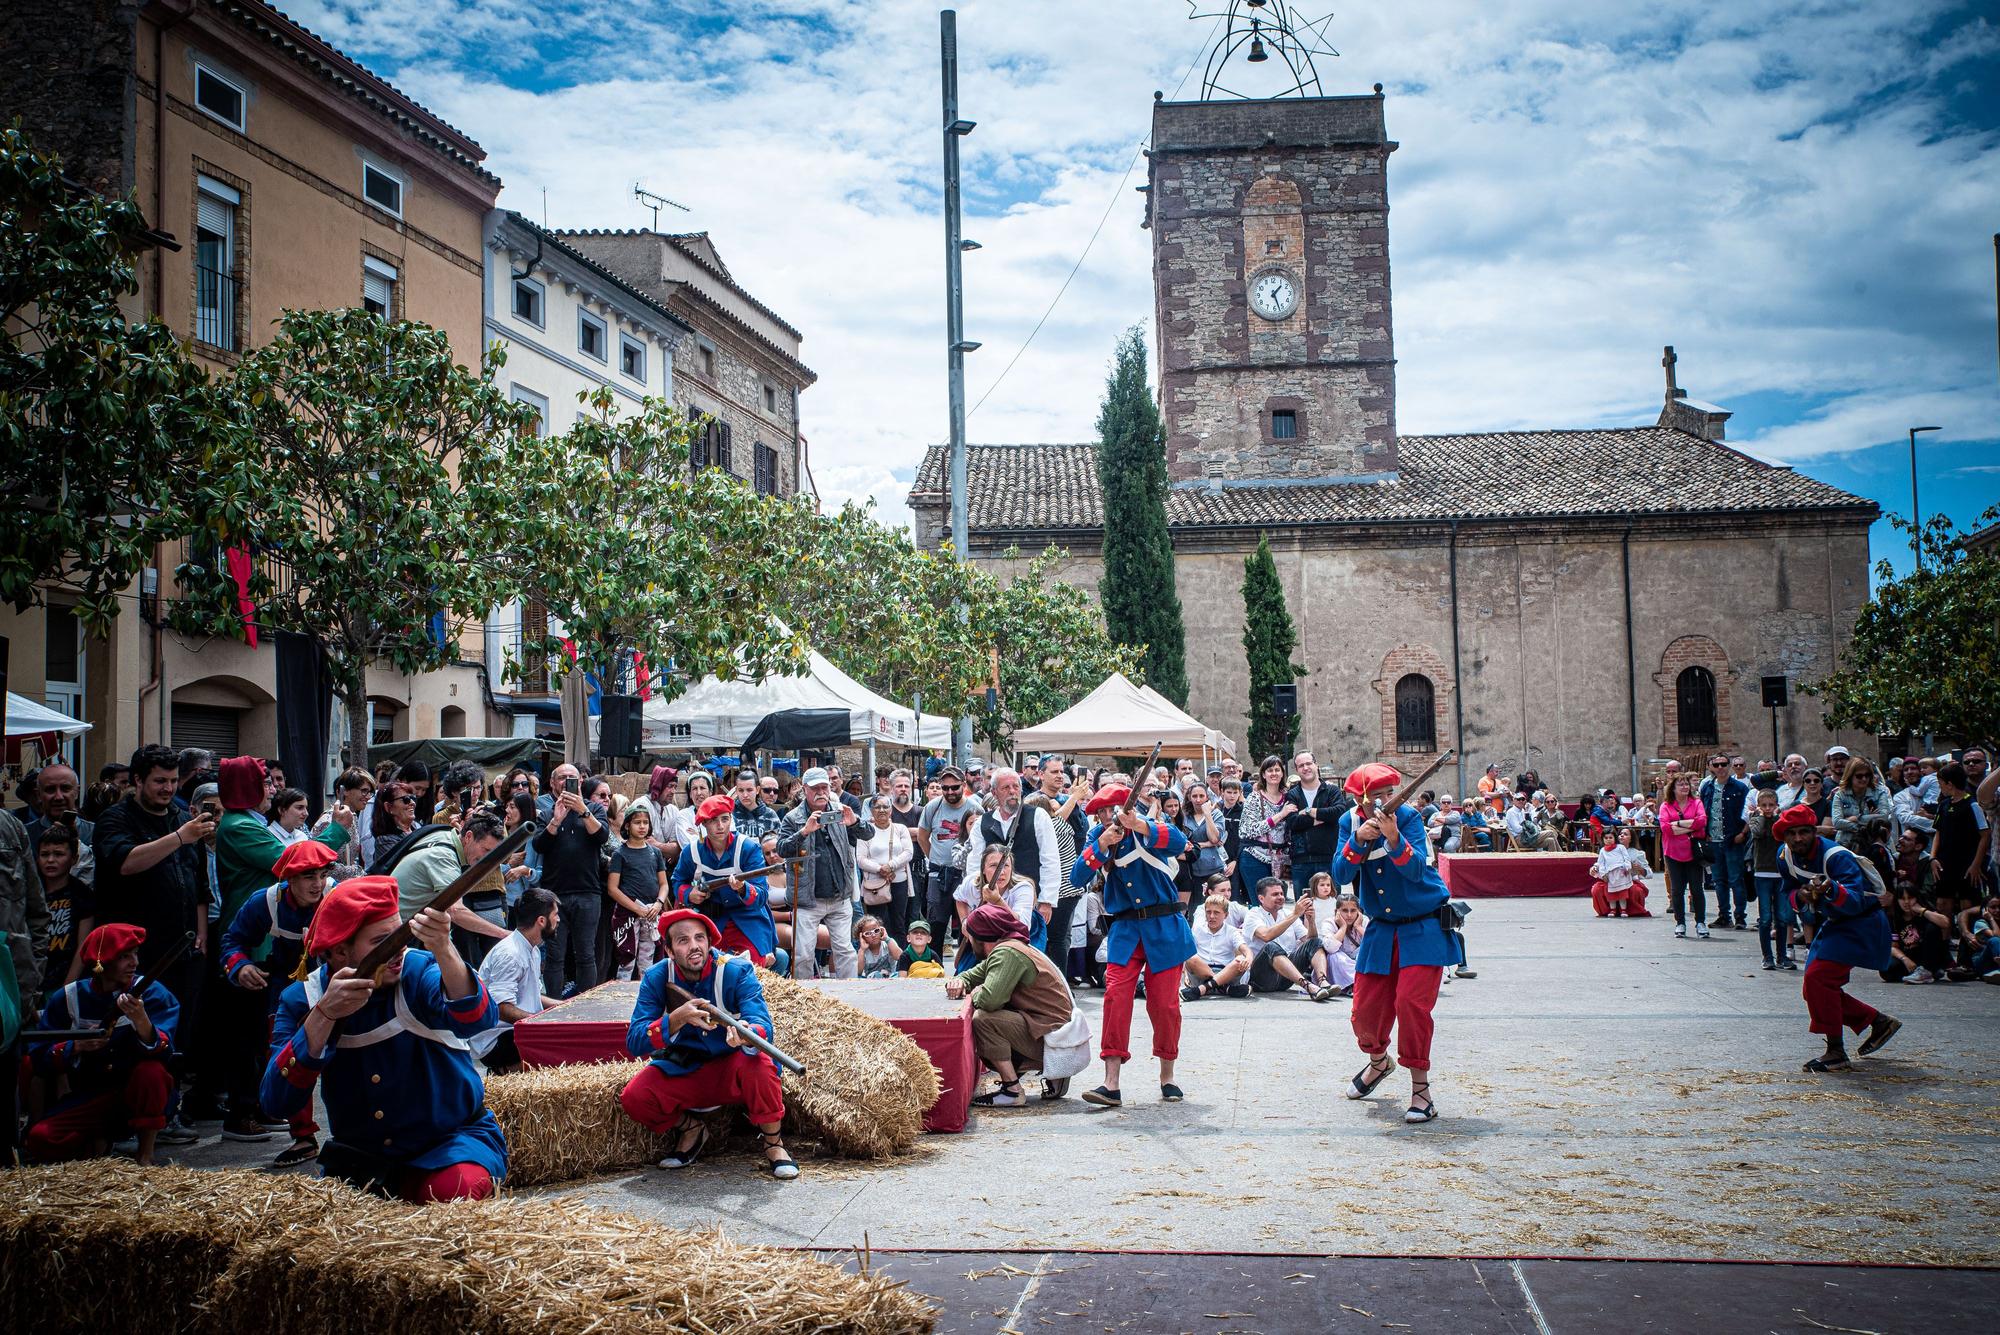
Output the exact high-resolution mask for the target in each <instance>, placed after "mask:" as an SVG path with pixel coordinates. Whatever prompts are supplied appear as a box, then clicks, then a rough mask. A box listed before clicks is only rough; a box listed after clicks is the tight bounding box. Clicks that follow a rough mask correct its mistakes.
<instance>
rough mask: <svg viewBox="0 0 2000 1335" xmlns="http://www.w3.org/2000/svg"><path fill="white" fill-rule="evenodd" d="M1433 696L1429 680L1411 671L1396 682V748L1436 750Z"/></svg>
mask: <svg viewBox="0 0 2000 1335" xmlns="http://www.w3.org/2000/svg"><path fill="white" fill-rule="evenodd" d="M1436 698H1437V697H1436V695H1435V693H1434V692H1433V691H1432V689H1431V679H1430V678H1429V677H1426V676H1424V675H1423V674H1421V673H1417V672H1412V673H1411V674H1410V675H1409V676H1407V677H1404V678H1403V679H1402V680H1401V681H1399V682H1397V683H1396V749H1397V750H1398V751H1435V750H1437V708H1436V704H1435V701H1436Z"/></svg>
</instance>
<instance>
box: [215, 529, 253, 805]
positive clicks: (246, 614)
mask: <svg viewBox="0 0 2000 1335" xmlns="http://www.w3.org/2000/svg"><path fill="white" fill-rule="evenodd" d="M222 560H223V563H224V564H225V565H227V566H228V567H229V579H230V582H231V583H233V584H235V585H236V610H237V612H238V613H240V614H241V615H242V617H243V642H244V643H245V644H247V645H249V646H250V647H251V648H252V649H255V648H256V647H257V621H256V617H257V604H255V603H253V602H251V601H250V570H251V562H250V549H249V548H248V547H231V548H229V549H228V550H227V551H225V552H223V554H222ZM239 809H240V808H239Z"/></svg>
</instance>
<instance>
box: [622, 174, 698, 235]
mask: <svg viewBox="0 0 2000 1335" xmlns="http://www.w3.org/2000/svg"><path fill="white" fill-rule="evenodd" d="M632 197H633V198H634V199H636V200H638V201H639V203H640V205H641V206H642V207H644V208H649V209H651V210H652V211H653V230H654V231H656V232H657V231H659V230H660V206H661V205H662V204H664V205H666V206H667V207H668V208H670V209H679V210H680V211H681V212H682V213H686V212H688V211H689V210H688V206H687V205H685V204H681V203H678V202H676V201H674V200H671V199H668V198H667V197H666V196H665V195H656V194H654V193H653V192H652V191H650V190H648V189H646V187H645V186H643V185H639V184H637V183H634V184H633V186H632Z"/></svg>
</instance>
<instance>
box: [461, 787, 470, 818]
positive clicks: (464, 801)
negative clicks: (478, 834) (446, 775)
mask: <svg viewBox="0 0 2000 1335" xmlns="http://www.w3.org/2000/svg"><path fill="white" fill-rule="evenodd" d="M470 810H472V790H471V789H470V788H461V789H460V790H459V793H458V814H459V815H461V816H462V815H464V814H465V813H466V812H468V811H470Z"/></svg>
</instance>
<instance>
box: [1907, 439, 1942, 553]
mask: <svg viewBox="0 0 2000 1335" xmlns="http://www.w3.org/2000/svg"><path fill="white" fill-rule="evenodd" d="M1940 429H1941V428H1938V427H1934V426H1913V427H1911V428H1910V522H1911V523H1912V524H1913V525H1914V526H1915V527H1913V528H1912V529H1911V530H1910V554H1911V555H1913V556H1915V557H1916V558H1917V569H1919V570H1922V569H1923V568H1924V544H1923V537H1924V512H1923V511H1922V510H1920V509H1918V508H1917V433H1918V432H1919V431H1937V430H1940Z"/></svg>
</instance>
